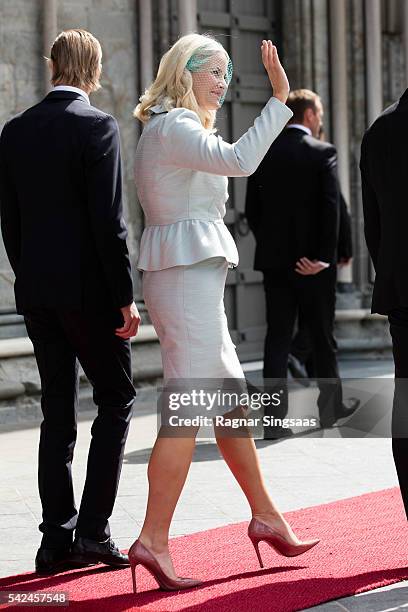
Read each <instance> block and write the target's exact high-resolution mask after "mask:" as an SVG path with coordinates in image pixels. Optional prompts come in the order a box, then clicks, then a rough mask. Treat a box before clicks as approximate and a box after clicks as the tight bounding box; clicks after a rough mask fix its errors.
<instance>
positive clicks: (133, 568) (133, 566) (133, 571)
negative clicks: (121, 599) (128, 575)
mask: <svg viewBox="0 0 408 612" xmlns="http://www.w3.org/2000/svg"><path fill="white" fill-rule="evenodd" d="M136 568H137V563H135V564H133V563H131V564H130V571H131V572H132V582H133V592H134V593H137V588H136Z"/></svg>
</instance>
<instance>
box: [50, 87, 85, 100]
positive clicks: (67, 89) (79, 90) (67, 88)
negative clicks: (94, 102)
mask: <svg viewBox="0 0 408 612" xmlns="http://www.w3.org/2000/svg"><path fill="white" fill-rule="evenodd" d="M51 91H73V92H75V93H77V94H81V96H83V97H84V98H85V100H86V101H87V102H88V104H89V105H91V102H90V100H89V96H88V94H87V93H86V91H84V90H83V89H80V88H79V87H72V85H56V86H55V87H53V88H52V90H51Z"/></svg>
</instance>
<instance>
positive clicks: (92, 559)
mask: <svg viewBox="0 0 408 612" xmlns="http://www.w3.org/2000/svg"><path fill="white" fill-rule="evenodd" d="M71 561H73V562H74V563H105V564H106V565H112V566H113V567H129V565H130V564H129V559H128V556H127V555H124V554H123V553H121V552H120V550H119V549H118V547H117V546H115V543H114V541H113V540H112V539H111V538H108V539H107V540H105V541H103V542H97V541H96V540H90V539H88V538H81V537H77V538H75V540H74V543H73V545H72V549H71Z"/></svg>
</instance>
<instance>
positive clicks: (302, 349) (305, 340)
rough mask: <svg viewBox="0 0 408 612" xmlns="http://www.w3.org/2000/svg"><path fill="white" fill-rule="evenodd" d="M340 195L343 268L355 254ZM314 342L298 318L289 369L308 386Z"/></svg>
mask: <svg viewBox="0 0 408 612" xmlns="http://www.w3.org/2000/svg"><path fill="white" fill-rule="evenodd" d="M339 196H340V219H339V238H338V243H337V266H338V267H340V268H342V267H344V266H347V265H349V264H350V261H351V258H352V256H353V242H352V233H351V217H350V213H349V211H348V208H347V204H346V200H345V199H344V197H343V194H342V193H341V191H339ZM312 349H313V344H312V340H311V338H310V332H309V329H308V327H307V324H306V323H305V322H304V320H302V319H298V330H297V332H296V335H295V336H294V338H293V339H292V344H291V348H290V354H289V359H288V370H289V372H290V373H291V374H292V376H293V378H296V379H297V380H298V382H299V383H300V384H302V385H304V386H306V387H308V386H309V385H310V381H309V378H313V377H314V369H313V354H312Z"/></svg>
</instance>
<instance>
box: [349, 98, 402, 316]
mask: <svg viewBox="0 0 408 612" xmlns="http://www.w3.org/2000/svg"><path fill="white" fill-rule="evenodd" d="M407 143H408V90H406V91H405V93H404V94H403V96H402V97H401V98H400V100H399V101H398V102H396V103H395V104H393V105H392V106H391V107H389V108H388V109H386V110H385V111H384V112H383V113H382V114H381V115H380V116H379V117H378V119H377V120H376V121H375V122H374V124H373V125H372V126H371V127H370V128H369V129H368V130H367V132H366V134H365V135H364V138H363V142H362V146H361V161H360V169H361V180H362V190H363V212H364V232H365V237H366V241H367V246H368V250H369V252H370V255H371V258H372V260H373V264H374V267H375V270H376V278H375V284H374V292H373V301H372V312H378V313H380V314H387V313H388V312H389V311H390V310H392V309H394V308H404V307H408V273H407V269H408V239H407V229H408V204H407V200H408V187H407V172H408V144H407Z"/></svg>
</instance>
